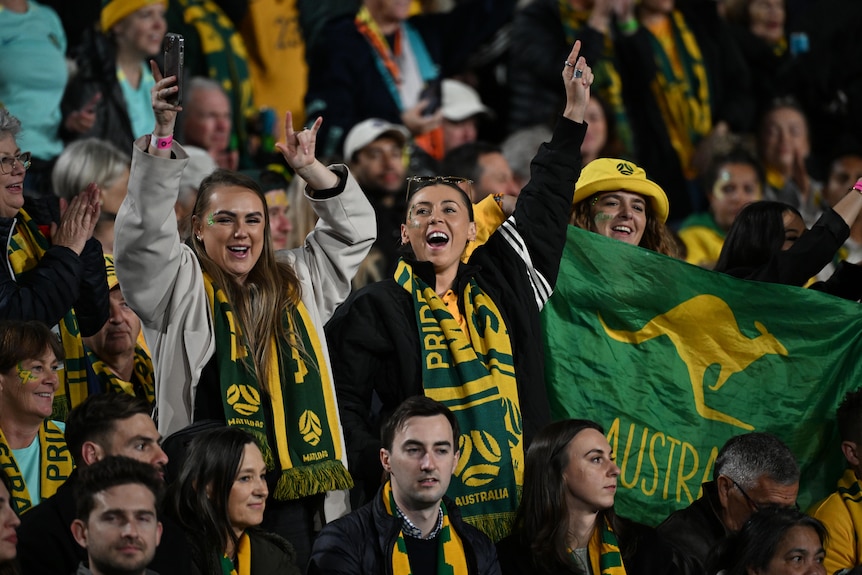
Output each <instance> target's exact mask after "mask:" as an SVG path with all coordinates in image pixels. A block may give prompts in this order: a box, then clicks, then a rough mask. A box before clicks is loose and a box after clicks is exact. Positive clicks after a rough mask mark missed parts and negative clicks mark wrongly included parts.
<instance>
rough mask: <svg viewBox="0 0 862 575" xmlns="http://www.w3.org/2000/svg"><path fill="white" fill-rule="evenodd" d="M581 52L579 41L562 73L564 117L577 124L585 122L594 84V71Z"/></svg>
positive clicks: (573, 47) (567, 59)
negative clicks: (564, 88) (564, 97)
mask: <svg viewBox="0 0 862 575" xmlns="http://www.w3.org/2000/svg"><path fill="white" fill-rule="evenodd" d="M580 52H581V41H580V40H577V41H576V42H575V45H574V46H572V51H571V52H570V53H569V57H568V58H566V61H565V63H564V64H563V70H562V72H561V74H562V76H563V84H564V85H565V87H566V109H565V110H564V111H563V116H565V117H566V118H568V119H570V120H572V121H575V122H583V121H584V114H585V112H586V110H587V104H588V103H589V101H590V86H591V85H592V83H593V70H592V68H590V67H589V66H587V62H586V60H584V58H583V56H581V57H579V56H578V54H580Z"/></svg>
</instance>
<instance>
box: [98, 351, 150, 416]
mask: <svg viewBox="0 0 862 575" xmlns="http://www.w3.org/2000/svg"><path fill="white" fill-rule="evenodd" d="M85 349H86V351H87V359H88V360H89V362H90V366H91V367H92V368H93V373H95V374H96V378H97V379H98V380H99V383H100V384H101V388H102V389H103V390H104V391H106V392H109V393H128V394H129V395H134V396H137V397H141V398H143V399H146V400H147V401H148V402H149V403H150V404H152V403H153V402H154V401H155V399H156V384H155V379H154V378H153V360H152V359H150V356H149V354H148V353H147V352H146V351H145V350H144V349H143V348H142V347H141V346H140V345H136V346H135V359H134V366H133V367H132V381H123V379H122V378H120V377H119V376H118V375H117V374H116V373H114V370H113V369H111V366H109V365H108V364H107V363H105V362H104V361H102V360H101V359H99V357H98V356H97V355H96V353H95V352H94V351H93V350H92V349H90V348H85Z"/></svg>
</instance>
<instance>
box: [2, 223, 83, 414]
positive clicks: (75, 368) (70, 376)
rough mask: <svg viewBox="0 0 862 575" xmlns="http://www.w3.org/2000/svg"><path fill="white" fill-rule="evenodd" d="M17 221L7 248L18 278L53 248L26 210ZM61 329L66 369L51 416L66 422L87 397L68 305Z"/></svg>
mask: <svg viewBox="0 0 862 575" xmlns="http://www.w3.org/2000/svg"><path fill="white" fill-rule="evenodd" d="M18 221H19V222H20V225H18V226H16V231H15V234H14V235H13V236H12V238H11V239H10V241H9V247H8V249H7V254H8V256H9V263H10V265H11V266H12V271H13V272H14V273H15V277H16V278H18V277H20V275H21V274H23V273H24V272H27V271H29V270H31V269H33V268H35V267H36V265H37V264H38V263H39V260H40V259H42V256H44V255H45V252H46V251H48V248H49V247H50V246H49V245H48V240H47V239H46V238H45V236H43V235H42V232H40V231H39V228H38V226H36V223H35V222H34V221H33V220H32V219H31V218H30V216H29V215H27V212H25V211H24V210H21V211H19V212H18ZM58 328H59V332H60V341H61V342H62V344H63V352H64V354H65V356H66V358H65V359H64V361H63V369H61V370H60V372H59V374H58V375H59V377H60V386H59V387H58V388H57V393H56V394H54V412H53V413H52V414H51V419H56V420H57V421H65V420H66V415H67V414H68V413H69V410H71V409H72V408H73V407H75V406H76V405H78V404H79V403H81V402H82V401H84V400H85V399H87V360H86V354H85V353H84V342H83V340H82V339H81V332H80V330H79V329H78V320H77V319H76V318H75V310H74V309H73V308H69V311H68V312H66V315H64V316H63V318H62V319H61V320H60V323H59V325H58Z"/></svg>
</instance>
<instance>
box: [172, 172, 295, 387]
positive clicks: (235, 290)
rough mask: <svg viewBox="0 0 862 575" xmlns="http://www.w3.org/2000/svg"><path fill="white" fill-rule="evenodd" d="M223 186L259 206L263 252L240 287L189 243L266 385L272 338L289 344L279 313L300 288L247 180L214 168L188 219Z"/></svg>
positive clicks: (291, 305)
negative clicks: (246, 194)
mask: <svg viewBox="0 0 862 575" xmlns="http://www.w3.org/2000/svg"><path fill="white" fill-rule="evenodd" d="M228 186H237V187H240V188H245V189H247V190H249V191H251V192H254V194H255V195H256V196H257V197H258V198H259V199H260V203H261V206H262V208H261V209H262V212H263V218H264V229H263V249H262V250H261V254H260V258H259V259H258V260H257V263H255V264H254V267H252V269H251V271H250V272H249V274H248V276H247V277H246V279H245V283H243V284H240V283H238V282H237V281H236V280H235V279H234V278H233V277H232V276H231V275H230V274H228V273H226V272H225V271H224V270H223V269H221V268H220V267H219V266H218V265H217V264H216V263H215V262H214V261H213V260H212V258H210V256H209V255H208V254H207V251H206V248H205V247H204V244H203V242H201V241H200V240H199V239H198V238H197V235H196V234H192V235H191V237H190V238H189V242H190V243H191V247H192V249H193V250H194V252H195V254H196V255H197V257H198V261H200V264H201V268H203V270H204V271H205V272H206V273H207V274H209V276H210V277H211V278H212V279H213V282H215V284H216V285H217V286H218V287H220V288H221V289H223V290H224V292H225V294H226V295H227V299H228V302H230V305H231V308H233V312H234V314H235V317H236V319H237V321H238V323H239V326H240V329H241V330H242V333H243V334H244V335H245V337H246V340H247V341H248V346H249V348H250V349H251V353H252V358H253V361H254V367H255V370H256V372H257V377H258V380H259V381H260V382H262V383H265V382H267V381H268V380H269V379H268V376H269V363H270V360H271V357H270V348H271V346H270V345H269V342H270V341H271V340H272V338H273V337H278V338H282V339H284V340H285V341H288V342H290V341H292V338H291V337H289V335H290V334H288V333H287V332H286V330H285V328H284V322H283V321H282V312H283V311H287V313H293V312H294V310H295V309H296V306H297V304H298V303H299V301H300V298H301V297H302V288H301V286H300V283H299V277H297V275H296V272H295V271H294V270H293V268H292V267H291V266H289V265H288V264H286V263H282V262H279V261H277V260H276V259H275V248H273V246H272V231H271V230H270V227H269V212H268V211H267V209H266V197H265V196H264V195H263V192H262V191H261V189H260V186H259V185H258V184H257V182H255V181H254V180H253V179H252V178H249V177H248V176H244V175H242V174H238V173H236V172H232V171H230V170H216V171H215V172H213V173H212V174H210V175H209V176H207V177H206V178H204V180H203V181H202V182H201V185H200V188H199V190H198V196H197V199H196V200H195V206H194V209H193V210H192V217H193V218H194V220H193V221H196V222H203V221H205V216H204V214H205V212H206V211H207V210H208V209H209V207H210V198H211V197H212V194H213V192H215V191H216V190H218V189H219V188H222V187H228ZM299 345H301V344H299Z"/></svg>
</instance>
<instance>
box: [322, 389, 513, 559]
mask: <svg viewBox="0 0 862 575" xmlns="http://www.w3.org/2000/svg"><path fill="white" fill-rule="evenodd" d="M459 435H460V430H459V428H458V422H457V420H456V419H455V416H454V415H453V414H452V412H451V411H449V409H448V408H447V407H446V406H444V405H443V404H441V403H438V402H437V401H434V400H433V399H430V398H428V397H425V396H414V397H410V398H408V399H407V400H405V401H404V402H403V403H402V404H401V405H400V406H399V407H398V408H397V409H396V410H395V412H394V413H393V414H392V417H391V418H390V419H389V421H388V422H387V423H386V425H384V427H383V430H382V442H383V447H382V448H381V449H380V462H381V463H382V464H383V468H384V470H385V471H386V473H387V474H388V476H389V479H388V481H387V482H386V483H385V484H384V485H383V486H382V487H381V488H380V489H379V490H378V492H377V496H376V497H375V498H374V500H372V501H370V502H369V503H368V504H366V505H365V506H363V507H361V508H360V509H358V510H357V511H354V512H353V513H351V514H349V515H347V516H346V517H342V518H341V519H338V520H336V521H334V522H333V523H330V524H329V525H327V526H326V527H324V529H323V531H321V532H320V535H319V536H318V538H317V540H316V541H315V543H314V547H313V548H312V551H311V563H310V564H309V567H308V573H309V574H325V573H340V574H346V573H355V574H356V575H361V574H365V573H385V572H386V573H390V572H391V573H392V574H393V575H406V574H407V573H412V574H413V575H433V574H436V573H437V572H438V570H437V566H438V562H439V564H440V565H442V564H443V563H445V564H446V565H447V566H451V567H449V568H450V569H454V572H455V573H465V572H466V573H470V574H471V575H499V573H500V567H499V565H498V563H497V552H496V550H495V548H494V545H493V544H492V543H491V540H490V539H488V538H487V537H486V536H485V535H484V534H483V533H481V532H480V531H479V530H477V529H476V528H474V527H472V526H471V525H468V524H466V523H464V521H462V519H461V513H460V512H459V510H458V507H457V506H456V505H455V503H454V502H453V501H452V500H450V499H448V498H447V497H446V496H445V495H444V494H445V493H446V489H447V488H448V487H449V481H450V480H451V478H452V474H453V472H454V471H455V467H456V465H457V464H458V456H459V452H458V437H459Z"/></svg>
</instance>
